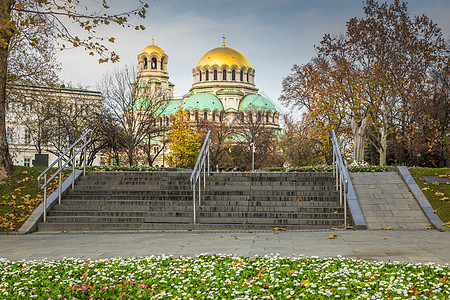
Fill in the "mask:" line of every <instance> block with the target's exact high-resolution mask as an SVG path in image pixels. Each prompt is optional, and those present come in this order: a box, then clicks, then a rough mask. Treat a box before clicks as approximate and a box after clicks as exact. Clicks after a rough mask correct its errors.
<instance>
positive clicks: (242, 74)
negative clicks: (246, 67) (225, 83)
mask: <svg viewBox="0 0 450 300" xmlns="http://www.w3.org/2000/svg"><path fill="white" fill-rule="evenodd" d="M240 79H241V81H244V71H242V70H241V78H240Z"/></svg>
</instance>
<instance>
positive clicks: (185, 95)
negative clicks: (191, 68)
mask: <svg viewBox="0 0 450 300" xmlns="http://www.w3.org/2000/svg"><path fill="white" fill-rule="evenodd" d="M192 95H194V93H193V92H189V93H186V94H184V95H183V98H187V97H190V96H192Z"/></svg>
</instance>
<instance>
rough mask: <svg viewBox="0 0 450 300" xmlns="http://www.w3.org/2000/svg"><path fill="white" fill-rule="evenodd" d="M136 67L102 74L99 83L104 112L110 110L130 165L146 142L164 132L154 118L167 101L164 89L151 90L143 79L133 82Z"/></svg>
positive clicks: (158, 115) (161, 111)
mask: <svg viewBox="0 0 450 300" xmlns="http://www.w3.org/2000/svg"><path fill="white" fill-rule="evenodd" d="M136 76H137V70H136V67H135V66H134V67H130V66H125V67H124V68H123V69H121V70H115V71H113V72H112V73H107V74H105V75H104V76H103V77H102V79H101V80H100V82H99V84H98V89H99V90H100V91H102V93H103V95H104V97H105V101H104V104H103V106H104V107H103V111H104V113H109V114H110V117H109V118H108V120H112V121H114V122H115V123H116V126H118V127H119V129H118V132H120V134H121V137H120V139H118V141H120V142H121V143H122V150H123V151H124V152H125V153H126V156H127V158H128V164H129V165H130V166H132V165H134V164H135V163H136V161H135V156H136V154H137V152H138V151H139V150H142V149H140V148H142V147H143V145H144V144H145V143H148V144H150V143H151V139H152V138H156V137H160V136H162V135H163V134H164V128H163V127H162V126H160V125H159V124H157V122H156V120H157V119H158V118H159V117H161V116H162V114H163V113H164V110H165V108H166V107H167V104H168V102H167V101H166V100H167V99H166V95H165V94H164V91H160V90H152V89H151V87H150V86H148V85H147V84H146V83H143V82H136Z"/></svg>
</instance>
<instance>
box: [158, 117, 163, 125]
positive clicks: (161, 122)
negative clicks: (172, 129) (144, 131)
mask: <svg viewBox="0 0 450 300" xmlns="http://www.w3.org/2000/svg"><path fill="white" fill-rule="evenodd" d="M162 125H163V120H162V118H159V126H161V127H162Z"/></svg>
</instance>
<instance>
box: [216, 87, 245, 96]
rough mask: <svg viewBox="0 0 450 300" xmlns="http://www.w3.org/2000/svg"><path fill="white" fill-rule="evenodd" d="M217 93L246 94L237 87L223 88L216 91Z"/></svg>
mask: <svg viewBox="0 0 450 300" xmlns="http://www.w3.org/2000/svg"><path fill="white" fill-rule="evenodd" d="M216 95H239V96H244V93H243V92H241V91H239V90H236V89H221V90H218V91H217V92H216Z"/></svg>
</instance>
